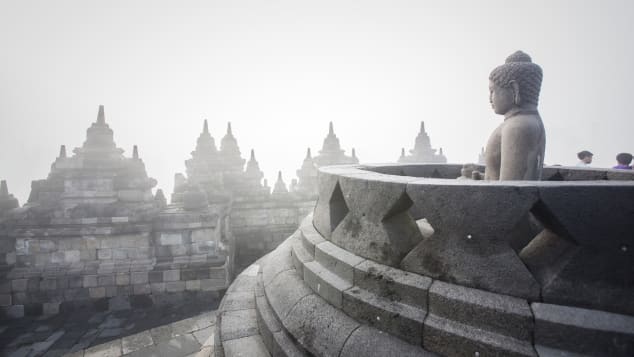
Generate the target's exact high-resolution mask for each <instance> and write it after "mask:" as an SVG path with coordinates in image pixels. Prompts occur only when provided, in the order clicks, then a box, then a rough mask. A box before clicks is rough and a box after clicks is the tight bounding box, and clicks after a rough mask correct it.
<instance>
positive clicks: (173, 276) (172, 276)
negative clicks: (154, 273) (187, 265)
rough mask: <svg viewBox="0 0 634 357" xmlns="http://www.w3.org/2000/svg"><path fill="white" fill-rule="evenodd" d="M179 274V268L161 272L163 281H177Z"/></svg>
mask: <svg viewBox="0 0 634 357" xmlns="http://www.w3.org/2000/svg"><path fill="white" fill-rule="evenodd" d="M180 276H181V275H180V270H165V271H164V272H163V281H165V282H167V281H178V280H180Z"/></svg>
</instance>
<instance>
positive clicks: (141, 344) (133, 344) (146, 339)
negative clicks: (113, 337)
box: [121, 330, 154, 355]
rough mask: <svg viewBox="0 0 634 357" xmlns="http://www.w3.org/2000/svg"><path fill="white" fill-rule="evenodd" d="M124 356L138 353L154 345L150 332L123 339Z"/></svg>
mask: <svg viewBox="0 0 634 357" xmlns="http://www.w3.org/2000/svg"><path fill="white" fill-rule="evenodd" d="M121 342H122V343H121V346H122V351H123V354H124V355H126V354H128V353H131V352H134V351H138V350H141V349H144V348H146V347H149V346H151V345H153V344H154V341H152V335H151V334H150V331H147V330H146V331H142V332H139V333H137V334H134V335H130V336H125V337H123V338H122V339H121Z"/></svg>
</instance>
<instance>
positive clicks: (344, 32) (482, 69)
mask: <svg viewBox="0 0 634 357" xmlns="http://www.w3.org/2000/svg"><path fill="white" fill-rule="evenodd" d="M632 4H634V3H632V2H631V1H530V2H527V1H523V2H511V1H467V0H465V1H442V2H441V1H420V0H419V1H362V0H359V1H347V0H346V1H344V0H339V1H311V2H308V1H262V0H260V1H223V2H218V1H17V0H16V1H6V0H2V1H0V51H1V52H0V178H2V179H6V180H8V183H9V189H10V191H11V192H13V193H14V194H15V195H16V196H17V197H18V198H19V199H20V202H21V203H24V202H25V200H26V198H27V197H28V193H29V191H30V182H31V180H34V179H41V178H45V177H46V175H47V174H48V172H49V170H50V164H51V163H52V162H53V161H54V159H55V157H56V156H57V154H58V151H59V146H60V145H61V144H65V145H66V146H67V148H68V149H69V151H70V150H72V148H74V147H78V146H81V144H82V143H83V141H84V139H85V130H86V128H88V126H90V124H91V123H92V122H93V121H95V119H96V115H97V107H98V105H99V104H104V105H105V108H106V120H107V122H108V123H109V124H110V126H111V128H112V129H113V130H114V132H115V141H116V143H117V145H118V146H119V147H122V148H124V149H125V150H126V155H128V156H131V152H132V146H133V145H135V144H136V145H138V146H139V152H140V156H141V158H142V159H143V160H144V162H145V164H146V168H147V171H148V174H149V175H150V176H152V177H155V178H156V179H158V181H159V185H158V187H160V188H163V189H164V190H165V192H166V194H169V193H170V192H171V191H172V187H173V175H174V173H175V172H184V171H185V166H184V160H186V159H188V158H189V157H190V152H191V151H192V150H193V149H194V147H195V143H196V138H197V137H198V134H199V133H200V131H201V129H202V122H203V119H205V118H207V119H209V126H210V130H211V132H212V135H213V136H214V138H215V140H216V144H219V143H220V139H221V138H222V136H223V135H224V133H225V128H226V123H227V122H228V121H230V122H231V123H232V125H233V132H234V134H235V136H236V137H237V139H238V143H239V145H240V148H241V150H242V154H243V157H245V158H248V153H249V150H250V149H251V148H254V149H255V150H256V156H257V159H258V160H259V162H260V167H261V168H262V170H263V171H264V172H265V177H266V178H268V180H269V184H270V185H272V183H273V181H274V179H275V177H276V174H277V171H278V170H282V172H283V176H284V179H285V181H286V183H287V184H288V183H290V181H291V178H293V177H295V170H296V169H297V168H299V166H300V165H301V162H302V159H303V158H304V155H305V151H306V148H307V147H310V148H312V150H313V153H316V152H317V151H318V150H319V149H320V148H321V144H322V140H323V138H324V137H325V135H326V133H327V129H328V122H329V121H333V122H334V124H335V131H336V133H337V135H338V136H339V138H340V140H341V143H342V146H343V148H344V149H346V152H347V153H348V154H349V153H350V149H351V148H352V147H355V148H356V151H357V155H358V156H359V158H360V159H361V161H362V162H393V161H395V160H396V159H397V158H398V156H399V154H400V149H401V148H402V147H405V148H406V149H411V148H412V146H413V143H414V138H415V136H416V134H417V131H418V128H419V122H420V121H421V120H424V121H425V123H426V127H427V131H428V132H429V134H430V136H431V139H432V145H433V146H434V147H435V148H439V147H442V148H443V150H444V152H445V154H446V156H447V157H448V159H449V161H450V162H454V163H464V162H473V161H475V160H477V156H478V153H479V151H480V148H481V147H482V146H483V145H484V144H485V142H486V140H487V138H488V136H489V133H490V132H491V131H492V130H493V129H494V128H495V127H496V126H497V125H498V124H499V123H500V122H501V117H499V116H496V115H494V114H493V112H492V111H491V108H490V105H489V102H488V79H487V78H488V75H489V72H490V71H491V69H493V68H494V67H495V66H497V65H499V64H501V63H502V62H503V61H504V58H505V57H506V56H507V55H509V54H510V53H512V52H514V51H515V50H518V49H521V50H524V51H525V52H527V53H529V54H530V55H531V56H532V57H533V60H534V61H535V62H536V63H538V64H539V65H541V66H542V68H543V70H544V82H543V86H542V93H541V101H540V112H541V114H542V117H543V119H544V123H545V126H546V133H547V148H546V151H547V152H546V162H547V163H548V164H556V163H557V164H574V163H575V162H576V157H575V153H576V152H577V151H580V150H583V149H587V150H590V151H592V152H594V154H595V166H603V167H608V166H612V165H614V157H615V155H616V154H617V153H618V152H632V151H634V144H633V140H632V137H633V136H634V120H632V118H631V117H630V115H631V114H630V113H629V109H628V106H627V105H626V104H627V103H629V101H630V100H632V99H631V92H630V89H631V88H630V83H632V82H633V81H632V79H634V78H633V77H634V71H632V66H633V62H632V58H634V56H633V55H634V41H632V34H634V21H632V19H633V18H634V11H633V6H632Z"/></svg>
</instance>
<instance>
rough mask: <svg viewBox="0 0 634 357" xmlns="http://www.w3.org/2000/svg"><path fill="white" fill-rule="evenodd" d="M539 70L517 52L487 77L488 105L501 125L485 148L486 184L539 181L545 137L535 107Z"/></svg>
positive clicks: (540, 72) (529, 59) (539, 87)
mask: <svg viewBox="0 0 634 357" xmlns="http://www.w3.org/2000/svg"><path fill="white" fill-rule="evenodd" d="M542 78H543V74H542V69H541V67H539V66H538V65H537V64H535V63H533V62H532V60H531V57H530V56H529V55H527V54H526V53H524V52H522V51H517V52H515V53H513V54H512V55H510V56H508V57H507V58H506V61H505V63H504V64H503V65H501V66H498V67H496V68H495V69H494V70H493V71H492V72H491V74H490V75H489V102H490V103H491V106H492V108H493V111H494V112H495V113H496V114H500V115H504V122H503V123H502V124H501V125H500V126H498V128H497V129H495V131H494V132H493V133H492V134H491V137H490V138H489V141H488V143H487V148H486V156H485V163H486V170H485V175H484V178H485V179H487V180H539V179H540V177H541V170H542V166H543V162H544V149H545V144H546V135H545V131H544V125H543V123H542V120H541V117H540V116H539V112H538V111H537V103H538V102H539V92H540V89H541V85H542Z"/></svg>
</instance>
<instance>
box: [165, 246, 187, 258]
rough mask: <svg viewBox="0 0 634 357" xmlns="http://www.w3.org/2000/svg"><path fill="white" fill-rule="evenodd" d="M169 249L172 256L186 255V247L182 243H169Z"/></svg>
mask: <svg viewBox="0 0 634 357" xmlns="http://www.w3.org/2000/svg"><path fill="white" fill-rule="evenodd" d="M169 251H170V254H171V255H172V256H182V255H187V247H186V246H184V245H170V246H169Z"/></svg>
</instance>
